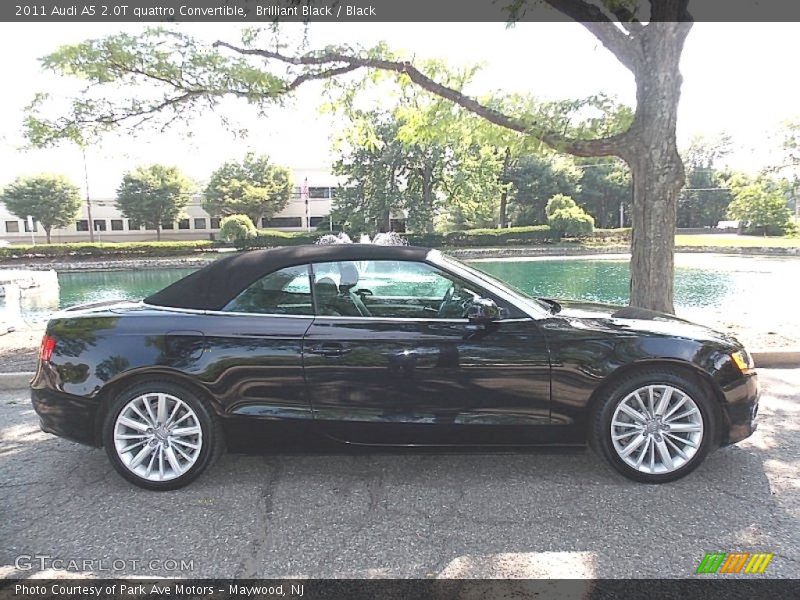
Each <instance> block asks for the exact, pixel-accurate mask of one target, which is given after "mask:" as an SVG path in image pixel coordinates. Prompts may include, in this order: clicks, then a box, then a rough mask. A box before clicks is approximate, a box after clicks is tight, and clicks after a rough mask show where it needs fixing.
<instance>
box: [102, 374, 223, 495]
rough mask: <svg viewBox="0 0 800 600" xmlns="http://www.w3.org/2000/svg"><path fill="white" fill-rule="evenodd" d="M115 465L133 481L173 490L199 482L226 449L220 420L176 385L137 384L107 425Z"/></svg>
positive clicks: (115, 408)
mask: <svg viewBox="0 0 800 600" xmlns="http://www.w3.org/2000/svg"><path fill="white" fill-rule="evenodd" d="M103 442H104V445H105V448H106V452H107V454H108V456H109V458H110V459H111V463H112V464H113V465H114V467H115V468H116V469H117V471H118V472H119V473H120V474H121V475H122V476H123V477H125V479H127V480H128V481H131V482H133V483H135V484H136V485H138V486H141V487H143V488H147V489H150V490H172V489H176V488H179V487H183V486H184V485H187V484H188V483H190V482H191V481H193V480H194V479H196V478H197V477H198V476H199V475H200V474H201V473H202V472H203V471H204V470H205V469H206V468H208V466H209V465H210V464H211V463H212V462H213V461H214V460H216V458H217V456H218V455H219V454H220V452H221V449H222V433H221V429H220V426H219V423H218V420H217V418H216V417H215V416H214V414H213V412H212V411H211V410H210V409H209V407H207V406H206V404H205V403H204V402H203V401H202V400H201V399H200V398H198V397H197V396H196V395H195V394H193V393H192V392H190V391H189V390H187V389H184V388H183V387H181V386H178V385H175V384H173V383H171V382H147V383H140V384H137V385H134V386H133V387H131V388H129V389H127V390H125V391H124V392H123V393H122V394H120V395H119V396H118V397H117V398H116V399H115V400H114V402H113V404H112V405H111V407H110V409H109V411H108V414H107V415H106V418H105V421H104V424H103Z"/></svg>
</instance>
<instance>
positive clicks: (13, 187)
mask: <svg viewBox="0 0 800 600" xmlns="http://www.w3.org/2000/svg"><path fill="white" fill-rule="evenodd" d="M0 201H2V202H3V203H4V204H5V205H6V208H8V210H9V211H10V212H11V213H12V214H14V215H16V216H17V217H19V218H20V219H25V218H26V217H27V216H28V215H30V216H31V217H33V218H34V219H36V220H37V221H38V222H39V223H41V224H42V228H43V229H44V231H45V234H46V235H47V243H48V244H49V243H50V232H51V231H52V229H53V228H54V227H66V226H67V225H69V224H70V223H72V221H74V220H75V217H76V216H77V215H78V211H79V210H80V207H81V197H80V190H79V189H78V188H77V187H76V186H75V185H73V184H72V183H71V182H70V181H69V180H68V179H67V178H66V177H64V176H62V175H52V174H42V175H35V176H32V177H20V178H18V179H17V180H16V181H14V182H13V183H11V184H9V185H8V186H7V187H6V188H5V189H4V190H3V191H2V193H0Z"/></svg>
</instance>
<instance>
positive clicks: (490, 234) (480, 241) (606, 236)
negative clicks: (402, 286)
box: [237, 225, 630, 250]
mask: <svg viewBox="0 0 800 600" xmlns="http://www.w3.org/2000/svg"><path fill="white" fill-rule="evenodd" d="M322 235H324V234H323V233H320V232H304V231H301V232H284V231H265V230H262V231H259V233H258V235H257V236H256V237H254V238H250V239H248V240H241V241H240V242H238V243H237V247H238V248H240V249H243V250H249V249H252V248H270V247H272V246H296V245H300V244H313V243H314V242H316V241H317V240H318V239H319V238H320V237H321V236H322ZM403 237H404V238H405V239H406V240H408V243H409V244H411V245H412V246H427V247H434V248H435V247H440V246H453V247H469V246H514V245H520V246H526V245H537V244H549V243H552V242H554V241H556V240H557V237H556V236H554V235H553V233H552V232H551V231H550V227H549V226H547V225H533V226H530V227H510V228H508V229H470V230H468V231H451V232H450V233H405V234H403ZM585 239H587V240H591V239H597V240H602V241H606V242H612V241H628V240H630V229H595V230H594V233H593V234H592V235H590V236H587V237H586V238H585Z"/></svg>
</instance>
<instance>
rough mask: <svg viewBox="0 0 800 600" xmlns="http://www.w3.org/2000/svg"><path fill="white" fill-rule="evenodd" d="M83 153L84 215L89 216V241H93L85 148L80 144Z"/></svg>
mask: <svg viewBox="0 0 800 600" xmlns="http://www.w3.org/2000/svg"><path fill="white" fill-rule="evenodd" d="M81 154H82V155H83V177H84V181H85V183H86V215H87V217H88V218H89V241H90V242H94V221H92V199H91V197H90V196H89V168H88V167H87V166H86V148H85V147H84V146H81Z"/></svg>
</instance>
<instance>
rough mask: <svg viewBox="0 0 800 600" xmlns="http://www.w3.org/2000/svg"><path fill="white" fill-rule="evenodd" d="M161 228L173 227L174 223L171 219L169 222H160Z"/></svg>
mask: <svg viewBox="0 0 800 600" xmlns="http://www.w3.org/2000/svg"><path fill="white" fill-rule="evenodd" d="M161 229H175V223H173V222H171V221H170V222H169V223H162V224H161Z"/></svg>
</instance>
